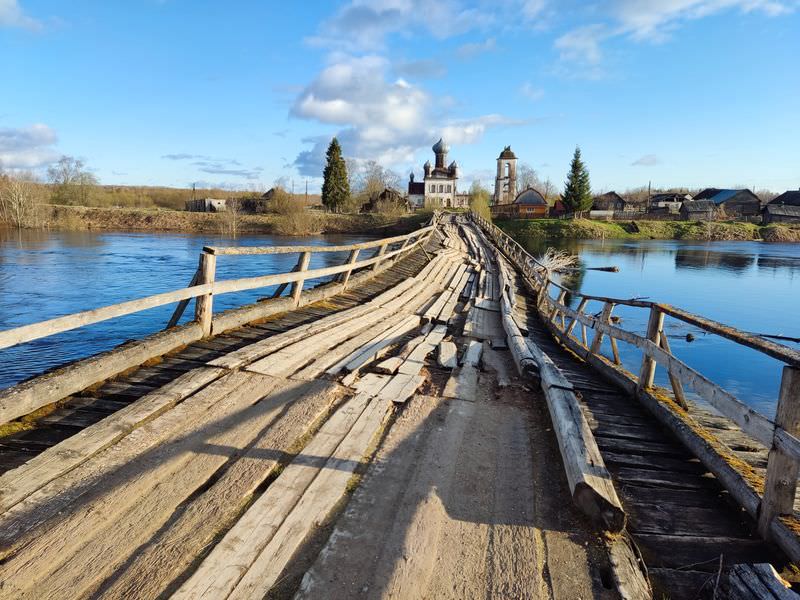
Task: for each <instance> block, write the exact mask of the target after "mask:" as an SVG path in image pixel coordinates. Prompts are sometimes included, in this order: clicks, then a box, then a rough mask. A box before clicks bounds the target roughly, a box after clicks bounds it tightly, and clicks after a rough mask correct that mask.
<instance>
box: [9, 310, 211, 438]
mask: <svg viewBox="0 0 800 600" xmlns="http://www.w3.org/2000/svg"><path fill="white" fill-rule="evenodd" d="M201 337H202V329H201V328H200V326H199V325H198V324H197V323H189V324H187V325H182V326H180V327H175V328H173V329H170V330H169V331H161V332H158V333H155V334H153V335H150V336H148V337H146V338H144V339H142V340H140V341H136V342H129V343H125V344H122V345H121V346H118V347H117V348H114V349H113V350H110V351H108V352H104V353H102V354H98V355H96V356H93V357H91V358H87V359H84V360H81V361H78V362H75V363H72V364H70V365H67V366H65V367H62V368H60V369H56V370H55V371H51V372H50V373H46V374H45V375H40V376H39V377H35V378H34V379H30V380H28V381H25V382H23V383H19V384H17V385H15V386H12V387H10V388H8V389H6V390H3V391H2V392H0V423H6V422H8V421H10V420H12V419H15V418H17V417H21V416H23V415H27V414H28V413H31V412H33V411H34V410H36V409H38V408H41V407H43V406H46V405H48V404H51V403H53V402H57V401H58V400H61V399H63V398H66V397H67V396H71V395H72V394H76V393H78V392H80V391H82V390H83V389H85V388H87V387H88V386H90V385H94V384H96V383H99V382H100V381H103V380H105V379H109V378H110V377H113V376H115V375H118V374H119V373H121V372H122V371H125V370H127V369H130V368H132V367H136V366H138V365H140V364H142V363H143V362H145V361H147V360H149V359H151V358H154V357H156V356H160V355H162V354H165V353H167V352H169V351H171V350H174V349H175V348H178V347H180V346H183V345H185V344H189V343H191V342H194V341H197V340H199V339H200V338H201Z"/></svg>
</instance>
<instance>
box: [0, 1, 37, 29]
mask: <svg viewBox="0 0 800 600" xmlns="http://www.w3.org/2000/svg"><path fill="white" fill-rule="evenodd" d="M0 27H20V28H22V29H30V30H33V31H36V30H39V29H41V27H42V24H41V23H40V22H39V21H37V20H36V19H33V18H31V17H29V16H28V15H26V14H25V12H24V11H23V10H22V8H21V7H20V5H19V3H18V2H17V0H0Z"/></svg>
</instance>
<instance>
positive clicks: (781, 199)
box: [767, 190, 800, 206]
mask: <svg viewBox="0 0 800 600" xmlns="http://www.w3.org/2000/svg"><path fill="white" fill-rule="evenodd" d="M769 204H788V205H790V206H800V190H789V191H788V192H783V193H782V194H781V195H780V196H778V197H776V198H775V199H774V200H772V201H770V203H769ZM769 204H768V205H767V206H769Z"/></svg>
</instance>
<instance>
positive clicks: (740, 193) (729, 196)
mask: <svg viewBox="0 0 800 600" xmlns="http://www.w3.org/2000/svg"><path fill="white" fill-rule="evenodd" d="M694 199H695V200H710V201H711V202H713V203H714V205H715V206H716V208H717V211H718V212H719V213H722V214H724V216H726V217H732V218H736V217H754V216H756V215H758V214H759V213H760V212H761V200H759V198H758V196H756V195H755V194H754V193H753V192H751V191H750V190H747V189H744V190H729V189H718V188H706V189H704V190H703V191H702V192H700V193H699V194H697V196H695V198H694Z"/></svg>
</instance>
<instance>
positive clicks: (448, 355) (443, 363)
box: [437, 341, 458, 369]
mask: <svg viewBox="0 0 800 600" xmlns="http://www.w3.org/2000/svg"><path fill="white" fill-rule="evenodd" d="M437 362H438V363H439V366H440V367H442V368H444V369H455V368H456V367H457V366H458V350H457V349H456V345H455V344H454V343H453V342H445V341H442V342H440V343H439V354H438V356H437Z"/></svg>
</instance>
